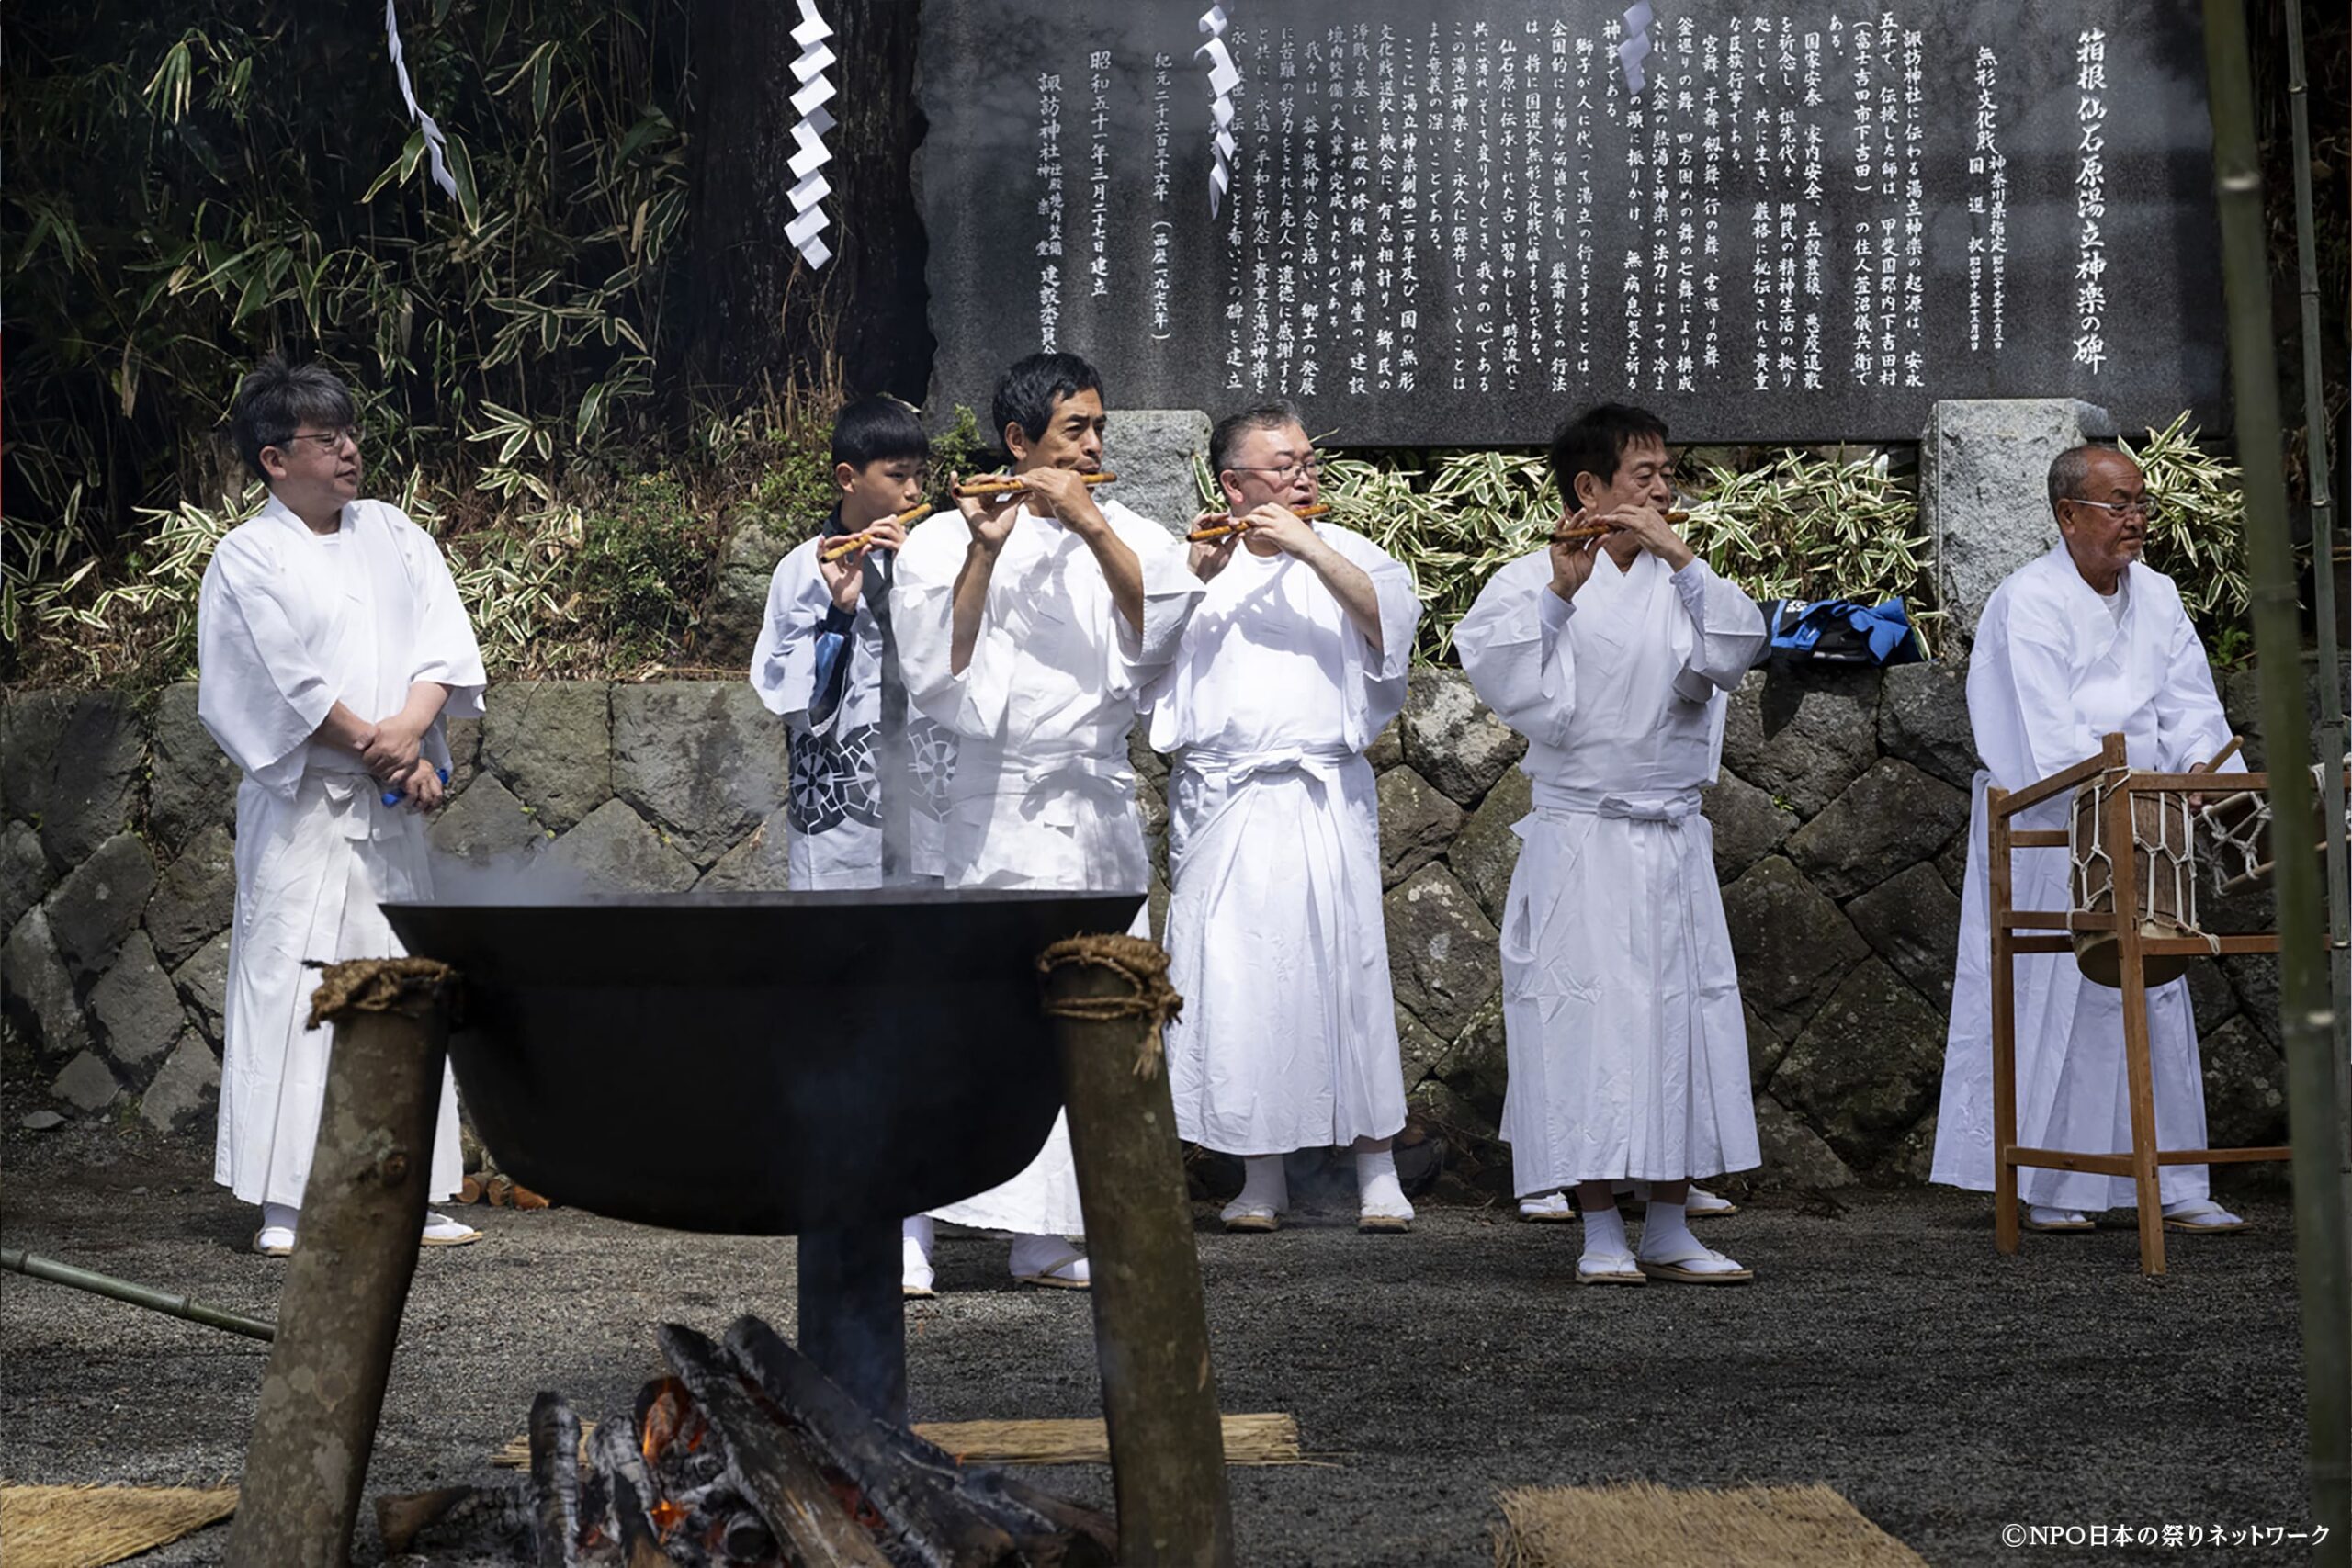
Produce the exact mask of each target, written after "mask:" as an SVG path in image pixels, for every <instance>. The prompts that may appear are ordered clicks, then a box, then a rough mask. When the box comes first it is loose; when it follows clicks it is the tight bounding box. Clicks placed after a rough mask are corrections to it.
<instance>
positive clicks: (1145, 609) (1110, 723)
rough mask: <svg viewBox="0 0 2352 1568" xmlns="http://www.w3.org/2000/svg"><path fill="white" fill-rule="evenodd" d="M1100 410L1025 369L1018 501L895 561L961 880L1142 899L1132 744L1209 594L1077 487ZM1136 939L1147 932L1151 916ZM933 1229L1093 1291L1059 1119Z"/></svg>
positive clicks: (1012, 444)
mask: <svg viewBox="0 0 2352 1568" xmlns="http://www.w3.org/2000/svg"><path fill="white" fill-rule="evenodd" d="M991 417H992V420H993V424H994V428H995V430H996V432H997V434H998V435H999V437H1000V438H1001V440H1002V441H1003V443H1004V446H1005V448H1006V450H1007V451H1008V452H1010V453H1011V454H1012V472H1013V474H1014V475H1015V476H1016V477H1017V478H1018V479H1020V481H1021V483H1020V486H1019V488H1018V489H1017V490H1014V491H1010V492H1007V493H1003V494H1000V495H994V496H987V497H981V498H978V499H972V500H966V501H963V502H961V503H960V509H959V512H958V514H957V515H956V516H953V517H937V518H933V519H932V520H931V521H929V522H927V523H924V524H922V525H921V526H919V527H917V528H916V529H915V531H914V533H913V534H912V535H911V536H910V537H909V538H908V540H907V547H906V548H905V550H904V551H902V552H901V553H900V555H899V582H898V586H897V588H896V590H895V591H894V594H893V597H894V599H895V601H896V604H895V607H894V611H893V622H894V625H895V626H896V627H897V631H898V638H899V660H900V662H901V665H902V667H903V669H904V670H905V671H906V679H907V693H908V695H909V696H910V698H911V699H912V700H913V701H914V703H915V705H917V706H918V707H920V708H921V709H922V711H923V712H924V713H925V714H927V715H929V716H931V717H932V718H933V719H935V720H936V721H938V722H939V723H940V724H942V725H944V726H945V727H946V728H948V729H950V730H952V731H954V732H955V734H956V739H957V754H956V774H955V779H954V782H953V784H951V785H950V787H949V797H948V799H949V803H948V810H947V828H946V838H945V844H944V852H945V863H946V875H947V883H948V886H952V887H1050V888H1062V889H1067V890H1069V891H1073V892H1134V893H1141V892H1144V891H1145V890H1146V889H1147V888H1148V886H1150V875H1151V871H1150V865H1149V863H1148V860H1147V858H1146V855H1145V851H1144V837H1143V824H1142V820H1141V818H1139V817H1138V816H1137V814H1136V802H1135V774H1134V772H1133V770H1132V768H1131V767H1130V765H1129V763H1128V761H1127V734H1128V731H1129V730H1130V729H1132V728H1134V726H1135V718H1136V705H1137V703H1138V701H1139V698H1140V694H1141V693H1142V691H1143V689H1144V687H1145V685H1146V684H1147V683H1148V682H1149V681H1150V680H1151V679H1152V678H1153V677H1154V676H1156V675H1158V674H1159V671H1162V670H1163V669H1165V668H1166V667H1167V665H1168V663H1169V661H1170V660H1171V659H1173V658H1174V657H1175V654H1176V648H1177V644H1178V641H1179V639H1180V638H1181V637H1182V635H1183V631H1184V623H1185V621H1186V620H1187V619H1188V618H1189V617H1190V616H1191V615H1192V613H1193V604H1194V603H1195V602H1196V601H1197V600H1198V599H1199V598H1200V595H1201V584H1200V581H1199V580H1198V579H1196V578H1195V577H1193V574H1192V573H1191V572H1190V571H1189V570H1186V569H1185V565H1184V553H1183V551H1182V548H1181V547H1179V546H1178V545H1177V543H1176V541H1175V540H1174V539H1172V538H1171V537H1170V536H1169V534H1168V532H1167V531H1166V530H1165V529H1163V528H1162V527H1161V526H1160V525H1159V524H1157V523H1153V522H1150V521H1148V520H1147V519H1145V518H1142V517H1139V516H1137V515H1136V513H1133V512H1131V511H1129V510H1128V509H1127V508H1125V507H1124V506H1122V505H1120V504H1119V503H1118V502H1116V501H1114V500H1111V499H1110V498H1109V497H1107V496H1103V497H1101V498H1099V499H1098V498H1097V497H1096V496H1095V494H1094V493H1092V492H1091V491H1090V489H1089V488H1088V486H1087V485H1086V484H1085V482H1084V480H1083V479H1082V477H1081V476H1084V475H1087V474H1095V473H1100V472H1102V471H1103V424H1104V416H1103V382H1102V378H1100V377H1099V376H1097V375H1096V374H1095V372H1094V367H1092V366H1091V365H1089V364H1087V362H1086V361H1085V360H1083V359H1080V358H1079V357H1078V356H1077V355H1070V354H1037V355H1030V356H1029V357H1028V358H1026V359H1023V360H1022V361H1020V362H1019V363H1017V364H1015V365H1014V366H1013V367H1012V368H1011V369H1009V370H1007V371H1006V372H1005V373H1004V376H1003V378H1001V380H1000V381H998V383H997V387H996V396H995V399H994V401H993V405H992V411H991ZM1134 929H1135V931H1136V933H1137V934H1140V935H1148V934H1149V930H1150V927H1149V918H1148V914H1147V913H1145V912H1143V911H1138V912H1137V914H1136V923H1135V928H1134ZM936 1217H938V1218H940V1219H944V1220H949V1221H952V1222H954V1223H956V1224H965V1225H971V1226H973V1227H975V1228H978V1229H981V1230H993V1231H1010V1232H1012V1233H1013V1235H1014V1240H1013V1244H1012V1273H1013V1277H1014V1278H1015V1279H1018V1280H1025V1281H1028V1282H1030V1283H1033V1284H1041V1285H1060V1286H1066V1287H1080V1286H1083V1285H1085V1284H1086V1283H1087V1271H1086V1259H1085V1258H1083V1257H1081V1256H1080V1255H1079V1253H1078V1252H1077V1251H1076V1250H1074V1249H1073V1248H1072V1247H1069V1245H1068V1244H1067V1243H1066V1242H1064V1241H1063V1239H1062V1238H1063V1237H1064V1236H1066V1235H1076V1234H1078V1233H1079V1232H1080V1230H1081V1229H1082V1228H1083V1224H1084V1222H1083V1220H1082V1219H1081V1217H1080V1213H1079V1206H1078V1181H1077V1176H1076V1172H1075V1168H1074V1167H1073V1166H1072V1164H1071V1159H1070V1149H1069V1128H1068V1125H1067V1123H1066V1122H1065V1121H1063V1120H1060V1119H1057V1121H1056V1122H1055V1123H1054V1129H1053V1132H1052V1134H1050V1135H1049V1136H1048V1137H1047V1138H1046V1145H1045V1146H1044V1147H1043V1148H1042V1149H1040V1150H1039V1151H1038V1154H1037V1157H1036V1158H1035V1160H1033V1161H1032V1162H1031V1163H1030V1165H1029V1167H1028V1168H1027V1169H1025V1170H1023V1172H1022V1173H1021V1174H1020V1175H1018V1176H1016V1177H1014V1178H1013V1179H1012V1180H1011V1181H1009V1182H1007V1183H1005V1184H1004V1185H1003V1186H1002V1187H1000V1188H997V1189H995V1190H992V1191H989V1192H985V1193H982V1194H981V1195H980V1196H978V1197H977V1198H972V1199H968V1200H967V1201H964V1202H961V1203H956V1204H954V1205H951V1206H950V1207H948V1208H945V1209H942V1210H940V1211H938V1213H937V1216H936ZM929 1242H930V1237H929V1235H928V1232H927V1229H926V1230H925V1231H924V1232H923V1233H922V1234H921V1235H917V1236H913V1237H910V1246H909V1257H908V1258H907V1263H908V1274H909V1280H908V1282H909V1283H910V1285H912V1284H915V1283H917V1282H919V1281H920V1280H921V1279H922V1276H925V1275H928V1274H929V1272H930V1258H929ZM918 1267H919V1268H920V1270H921V1272H920V1274H918V1272H917V1269H918Z"/></svg>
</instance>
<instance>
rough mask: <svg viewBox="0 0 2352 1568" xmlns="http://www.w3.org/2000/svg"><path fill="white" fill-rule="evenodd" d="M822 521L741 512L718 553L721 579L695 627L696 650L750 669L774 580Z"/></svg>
mask: <svg viewBox="0 0 2352 1568" xmlns="http://www.w3.org/2000/svg"><path fill="white" fill-rule="evenodd" d="M818 522H819V519H817V518H814V517H807V518H783V517H766V516H763V515H761V514H760V513H739V514H737V516H736V517H735V518H734V519H733V520H732V521H731V522H730V524H729V527H728V534H727V543H726V545H725V546H724V547H721V549H720V551H719V555H718V581H717V583H716V584H714V585H713V587H712V589H711V593H710V599H709V602H708V603H707V604H705V605H704V606H703V614H702V619H701V621H700V622H698V623H697V624H696V626H695V651H696V653H697V655H698V656H699V657H700V658H701V659H702V660H704V661H705V662H707V663H710V664H713V665H718V666H721V667H724V668H728V669H734V668H737V667H741V668H743V669H746V670H748V669H750V668H751V663H752V649H753V647H755V646H756V645H757V644H758V642H759V640H760V623H761V622H762V621H763V620H764V619H765V618H766V616H767V611H768V580H769V579H770V578H772V577H774V576H775V566H776V562H778V561H780V560H782V559H783V558H785V556H786V554H787V553H789V552H790V551H791V549H792V547H793V546H795V545H797V544H798V543H799V542H800V541H801V540H803V539H805V538H807V537H808V536H809V535H810V534H812V533H814V532H816V529H817V524H818Z"/></svg>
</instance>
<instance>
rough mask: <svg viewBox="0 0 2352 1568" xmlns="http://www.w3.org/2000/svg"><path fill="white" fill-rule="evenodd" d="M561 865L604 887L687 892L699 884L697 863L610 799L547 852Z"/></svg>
mask: <svg viewBox="0 0 2352 1568" xmlns="http://www.w3.org/2000/svg"><path fill="white" fill-rule="evenodd" d="M547 858H548V861H549V862H550V863H552V864H553V865H555V866H557V867H560V868H561V869H564V870H568V871H571V872H573V873H576V874H579V875H580V876H582V877H583V878H585V879H586V880H587V881H588V882H589V883H591V884H592V885H594V886H595V887H597V888H598V889H600V890H602V891H605V892H612V893H683V892H684V891H685V890H686V889H687V888H689V887H692V886H694V885H695V866H694V862H692V861H690V860H688V859H687V858H686V857H685V856H684V855H682V854H680V853H679V852H677V851H676V850H675V849H673V848H672V847H671V846H670V845H669V844H667V843H665V842H664V841H663V840H662V835H661V834H659V833H657V832H655V831H654V830H653V829H652V828H650V827H649V826H648V825H647V824H646V821H645V819H644V818H641V817H639V815H638V814H637V813H636V812H634V811H632V810H630V809H629V808H628V803H627V802H625V801H619V800H608V801H606V802H605V804H604V805H602V806H600V807H596V809H595V810H594V811H592V812H590V813H589V814H588V818H587V820H585V821H583V822H582V823H581V824H580V826H578V827H577V828H574V829H572V830H571V832H569V833H566V834H564V835H563V836H562V837H561V838H560V839H558V840H556V841H555V843H554V845H553V846H552V847H551V848H549V849H548V852H547Z"/></svg>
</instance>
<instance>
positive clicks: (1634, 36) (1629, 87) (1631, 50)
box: [1617, 0, 1650, 93]
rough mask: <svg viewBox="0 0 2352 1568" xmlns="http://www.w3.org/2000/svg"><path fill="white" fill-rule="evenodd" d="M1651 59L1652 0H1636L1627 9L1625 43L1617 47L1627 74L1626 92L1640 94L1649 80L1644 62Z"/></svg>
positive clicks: (1618, 55)
mask: <svg viewBox="0 0 2352 1568" xmlns="http://www.w3.org/2000/svg"><path fill="white" fill-rule="evenodd" d="M1649 57H1650V0H1634V3H1633V4H1632V5H1631V6H1627V7H1626V8H1625V41H1624V42H1623V43H1621V44H1619V45H1618V46H1617V63H1618V65H1619V67H1621V68H1622V69H1623V71H1624V73H1625V91H1627V92H1629V93H1638V92H1640V91H1641V90H1642V85H1643V84H1644V83H1645V81H1647V80H1648V73H1647V72H1646V71H1645V70H1644V68H1643V66H1642V62H1643V61H1645V60H1647V59H1648V58H1649Z"/></svg>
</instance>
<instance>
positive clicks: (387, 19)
mask: <svg viewBox="0 0 2352 1568" xmlns="http://www.w3.org/2000/svg"><path fill="white" fill-rule="evenodd" d="M384 44H385V47H386V48H387V49H388V50H390V52H391V56H392V71H393V73H394V74H395V75H397V76H399V77H400V79H401V101H403V102H404V103H406V104H407V105H408V117H409V118H411V119H413V120H414V121H416V128H417V129H418V130H421V131H423V132H424V152H425V156H426V157H428V158H430V159H431V160H432V169H433V183H434V184H435V185H436V186H440V187H441V191H442V194H443V195H445V196H447V197H449V198H450V199H451V200H455V199H456V198H457V195H458V182H457V181H456V180H454V179H452V178H451V177H450V175H449V164H448V160H447V157H446V156H445V155H444V154H445V153H446V152H447V148H448V145H449V139H448V138H447V137H446V136H444V135H442V134H441V128H440V127H439V126H437V125H435V124H434V123H433V117H432V116H431V115H429V114H426V113H425V112H424V110H423V109H422V108H420V107H417V102H416V89H415V88H414V87H412V86H410V85H409V81H408V61H407V60H406V59H404V58H403V57H402V56H401V25H400V18H399V17H395V16H394V15H393V14H392V0H384Z"/></svg>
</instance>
